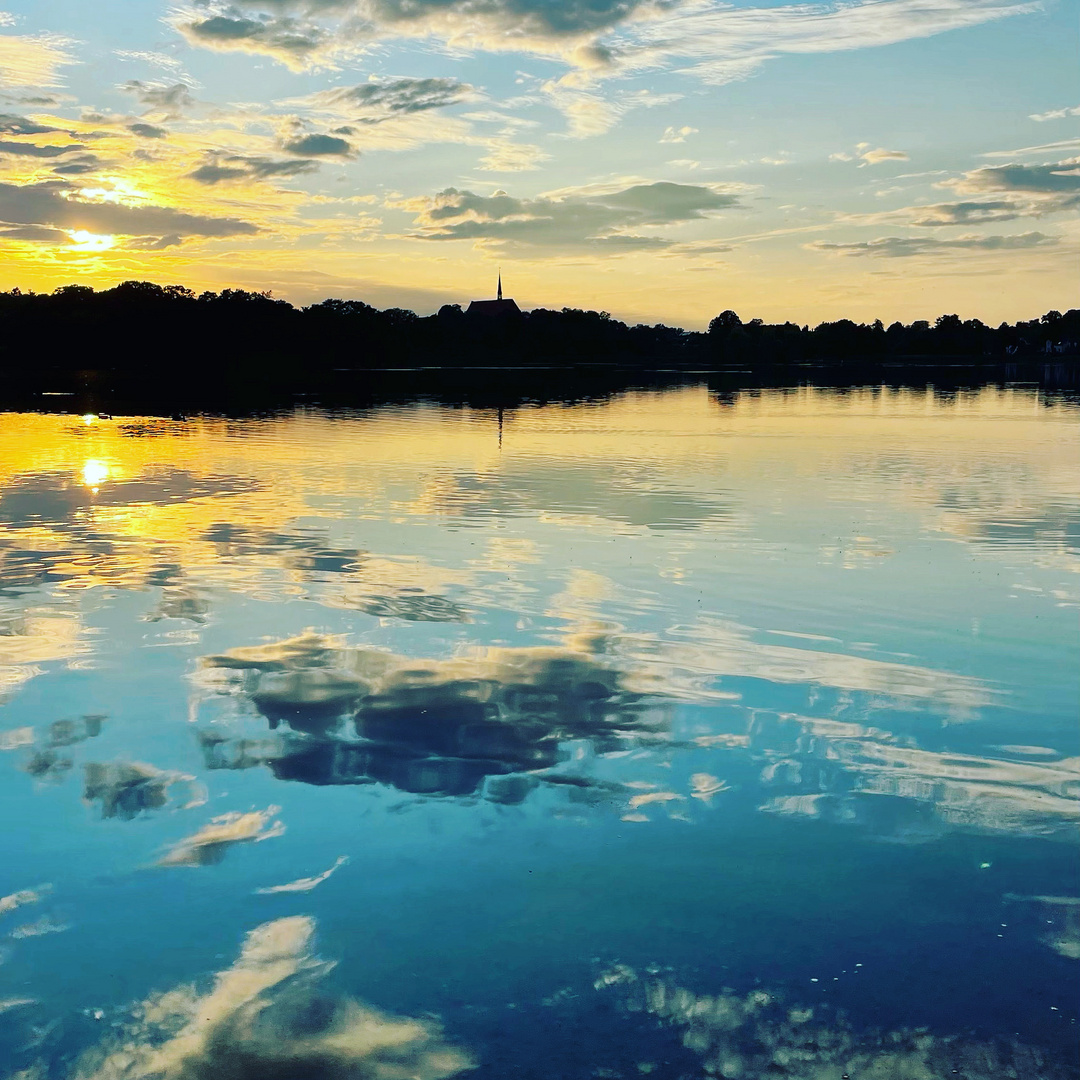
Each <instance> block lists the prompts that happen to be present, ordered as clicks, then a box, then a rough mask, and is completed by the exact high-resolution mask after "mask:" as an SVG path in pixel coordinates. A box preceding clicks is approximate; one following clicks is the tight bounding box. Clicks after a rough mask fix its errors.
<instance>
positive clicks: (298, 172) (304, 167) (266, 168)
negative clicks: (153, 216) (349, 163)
mask: <svg viewBox="0 0 1080 1080" xmlns="http://www.w3.org/2000/svg"><path fill="white" fill-rule="evenodd" d="M206 159H207V160H206V161H205V162H204V163H203V164H202V165H200V166H199V167H198V168H197V169H194V170H193V171H192V172H190V173H188V176H189V177H191V179H192V180H197V181H198V182H199V183H200V184H207V185H213V184H221V183H226V182H228V181H232V180H249V181H250V180H272V179H287V178H288V177H292V176H302V175H303V174H305V173H313V172H316V171H318V168H319V163H318V162H317V161H311V160H310V159H307V158H301V159H299V160H292V161H276V160H274V159H273V158H267V157H260V156H258V155H245V154H223V153H220V152H219V151H216V150H211V151H209V152H208V153H207V154H206Z"/></svg>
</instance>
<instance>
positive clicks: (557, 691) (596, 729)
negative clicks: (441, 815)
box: [200, 633, 670, 803]
mask: <svg viewBox="0 0 1080 1080" xmlns="http://www.w3.org/2000/svg"><path fill="white" fill-rule="evenodd" d="M605 640H606V639H604V638H602V637H601V638H599V639H597V640H596V641H593V640H591V639H590V640H589V641H582V642H581V645H582V646H583V647H582V648H581V649H570V648H551V647H545V646H539V647H531V648H520V649H487V650H484V652H483V653H482V654H481V653H478V654H477V655H475V656H470V657H468V658H453V659H447V660H428V659H417V658H411V657H404V656H395V655H393V654H391V653H386V652H382V651H381V650H378V649H371V648H362V647H361V648H356V649H349V648H343V647H341V646H340V645H339V644H338V643H337V642H335V640H334V639H332V638H326V637H322V636H320V635H318V634H314V633H307V634H304V635H301V636H300V637H296V638H290V639H288V640H285V641H281V642H277V643H275V644H271V645H261V646H254V647H251V648H239V649H233V650H231V651H229V652H227V653H223V654H221V655H217V656H207V657H204V658H203V661H202V664H203V673H204V677H205V682H206V684H207V685H208V686H213V687H215V688H216V689H219V690H227V688H231V687H232V686H233V685H234V682H235V686H236V687H237V688H242V689H241V692H242V693H243V694H245V695H247V696H249V698H250V700H251V702H252V704H253V705H254V706H255V708H257V709H258V710H259V712H261V713H262V714H263V716H265V717H266V719H267V720H268V722H269V725H270V727H271V729H277V728H279V727H280V725H282V724H285V725H287V726H288V727H289V728H291V729H292V734H282V735H280V736H279V737H278V738H276V739H261V740H251V739H242V740H230V739H229V738H228V737H227V736H226V735H225V734H223V733H222V732H220V731H218V730H214V729H210V730H206V731H204V732H202V733H201V735H200V741H201V743H202V747H203V753H204V755H205V758H206V763H207V767H208V768H210V769H242V768H250V767H253V766H256V765H260V764H266V765H269V767H270V769H271V771H272V772H273V774H274V775H275V776H276V777H277V778H278V779H279V780H293V781H299V782H302V783H309V784H316V785H324V784H372V783H379V784H386V785H390V786H393V787H396V788H398V789H400V790H402V791H407V792H410V793H412V794H417V795H441V796H458V797H467V796H472V795H475V794H476V793H477V792H478V791H480V790H481V789H483V791H484V794H485V797H488V798H490V799H491V800H492V801H496V802H502V803H508V802H520V801H521V800H522V799H524V798H525V797H526V796H527V794H528V793H529V791H531V790H532V789H534V788H535V787H536V786H537V785H538V784H539V783H545V784H553V785H557V786H562V787H564V788H567V789H576V790H595V791H598V792H604V793H607V794H610V792H611V790H614V789H617V790H621V787H620V786H619V785H607V786H605V784H604V783H603V782H602V781H599V780H594V779H592V778H589V777H587V776H583V775H580V774H578V773H573V774H571V775H567V774H565V773H563V772H552V773H548V772H545V773H543V774H540V775H536V774H535V772H536V770H550V769H554V768H555V767H556V766H557V765H558V764H559V763H560V762H561V761H563V760H564V758H563V756H562V754H561V751H560V745H561V743H562V742H564V741H565V740H567V739H587V740H589V741H590V742H591V743H592V745H593V746H594V747H595V748H596V749H597V750H598V751H611V750H616V749H625V748H627V747H629V746H631V745H634V741H635V740H641V741H650V740H656V739H660V740H661V741H663V740H665V739H666V737H667V736H666V734H665V733H666V731H667V729H668V726H669V724H670V716H669V710H668V708H667V706H666V705H665V704H664V703H662V702H661V700H660V699H659V698H655V697H652V696H650V695H646V694H642V693H639V692H636V691H634V690H632V689H630V688H629V687H628V686H627V685H626V683H627V682H628V681H629V680H628V679H627V677H626V674H625V673H624V672H622V671H620V670H619V669H618V668H617V667H615V666H613V665H612V664H611V663H610V662H609V660H608V658H606V657H605V656H603V655H602V646H603V644H604V642H605ZM594 645H596V646H600V647H601V648H600V649H599V650H597V651H591V650H592V646H594ZM346 717H348V718H349V719H348V721H346V719H345V718H346ZM346 722H347V723H348V725H349V726H350V727H352V728H353V730H354V733H355V736H359V737H360V738H361V739H362V740H363V742H362V743H357V742H356V739H355V737H354V736H353V735H347V736H346V735H342V734H341V729H342V727H343V725H344V724H345V723H346ZM522 773H527V774H529V775H527V776H521V775H515V774H522ZM511 778H513V781H511Z"/></svg>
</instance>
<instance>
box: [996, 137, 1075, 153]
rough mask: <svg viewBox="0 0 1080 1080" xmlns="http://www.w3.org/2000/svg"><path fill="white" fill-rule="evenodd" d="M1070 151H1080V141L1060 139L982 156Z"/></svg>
mask: <svg viewBox="0 0 1080 1080" xmlns="http://www.w3.org/2000/svg"><path fill="white" fill-rule="evenodd" d="M1070 150H1080V139H1059V140H1058V141H1057V142H1051V143H1041V144H1040V145H1038V146H1021V147H1020V148H1019V149H1017V150H990V151H988V152H987V153H985V154H980V155H979V156H980V157H984V158H1011V157H1024V156H1025V155H1027V154H1056V155H1060V154H1064V153H1067V152H1068V151H1070Z"/></svg>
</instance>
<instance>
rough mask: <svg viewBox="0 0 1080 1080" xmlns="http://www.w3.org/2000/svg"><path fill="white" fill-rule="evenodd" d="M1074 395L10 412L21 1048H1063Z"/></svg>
mask: <svg viewBox="0 0 1080 1080" xmlns="http://www.w3.org/2000/svg"><path fill="white" fill-rule="evenodd" d="M1078 434H1080V410H1078V409H1077V407H1076V406H1075V405H1074V404H1071V403H1069V402H1068V401H1063V400H1055V399H1048V398H1045V397H1041V396H1040V395H1038V394H1037V393H1035V392H1034V391H1027V390H1022V389H1018V390H1012V391H1009V390H998V389H986V390H983V391H979V392H972V393H967V394H960V395H956V396H951V397H948V398H941V397H935V396H934V395H933V394H930V393H924V392H916V391H880V392H878V391H853V392H850V393H845V394H840V393H835V392H824V391H815V390H813V389H802V390H799V391H795V392H790V393H762V394H759V395H758V394H754V395H751V394H747V395H743V396H736V397H734V398H724V399H717V398H715V397H710V395H709V394H708V393H707V391H706V390H705V389H703V388H702V389H695V388H691V389H680V390H676V391H671V392H666V393H648V394H627V395H625V396H622V397H619V398H617V399H614V400H611V401H609V402H606V403H602V404H591V405H580V406H574V407H569V406H566V407H563V406H545V407H536V408H524V409H518V410H515V411H513V412H507V413H506V414H505V415H504V416H503V417H502V418H501V419H500V417H499V416H498V415H497V414H495V413H491V412H480V411H469V410H464V409H457V410H455V409H447V408H442V407H436V406H432V405H423V404H418V405H416V406H413V407H395V408H386V409H381V410H373V411H369V412H366V413H355V414H347V413H333V414H324V413H319V412H317V411H311V412H299V413H296V414H293V415H289V416H283V417H276V418H273V419H265V420H243V421H233V420H224V419H209V418H208V419H190V420H188V421H186V422H173V421H165V420H159V419H150V418H132V417H117V418H113V419H97V418H92V417H88V418H79V417H71V416H47V415H31V414H10V413H9V414H4V415H0V701H2V703H3V704H2V709H0V714H2V715H0V800H2V803H0V805H2V809H3V822H4V827H3V832H2V834H0V897H3V898H5V899H0V934H2V936H3V944H2V946H0V948H2V953H0V959H2V963H0V1011H2V1016H0V1075H6V1074H7V1073H9V1072H11V1073H14V1072H16V1071H17V1070H19V1069H29V1070H30V1071H29V1072H27V1073H26V1074H25V1076H27V1077H44V1076H53V1077H69V1076H70V1077H74V1076H79V1077H85V1078H90V1077H93V1078H97V1080H114V1078H116V1080H118V1078H121V1077H124V1078H129V1080H132V1078H134V1080H139V1078H149V1077H152V1076H153V1077H166V1078H170V1080H171V1078H174V1077H175V1078H181V1080H195V1078H202V1077H206V1078H210V1077H224V1076H227V1077H230V1078H232V1077H243V1078H248V1077H251V1078H255V1077H273V1078H281V1080H291V1078H294V1077H305V1076H313V1077H317V1078H318V1077H326V1078H328V1080H331V1078H335V1080H336V1078H338V1077H346V1076H353V1075H356V1076H364V1077H373V1078H376V1080H406V1078H408V1077H420V1078H423V1080H438V1078H441V1077H445V1076H449V1075H453V1074H455V1073H457V1072H459V1071H460V1070H462V1069H465V1068H468V1067H474V1068H475V1069H476V1070H477V1071H476V1072H475V1073H474V1074H472V1075H474V1076H477V1077H484V1078H485V1080H486V1078H488V1077H490V1078H492V1080H494V1078H497V1077H498V1078H503V1077H506V1076H522V1077H541V1076H543V1077H555V1076H558V1077H568V1078H578V1077H580V1078H582V1080H586V1078H595V1077H609V1078H617V1077H623V1078H626V1080H631V1078H640V1077H642V1076H645V1075H654V1076H658V1077H672V1078H675V1077H684V1076H685V1077H689V1076H699V1075H706V1074H707V1075H712V1076H719V1077H724V1078H727V1080H739V1078H746V1080H750V1078H753V1077H757V1076H765V1075H768V1076H770V1077H783V1076H794V1077H807V1078H809V1077H814V1078H821V1080H840V1078H841V1076H848V1077H850V1080H857V1078H858V1077H869V1076H874V1077H881V1078H884V1077H892V1076H896V1077H905V1078H911V1080H916V1078H918V1080H925V1078H926V1077H929V1076H933V1075H940V1076H942V1077H952V1076H953V1075H961V1076H964V1077H968V1078H974V1077H980V1076H998V1075H1000V1076H1005V1075H1010V1072H1009V1070H1013V1072H1012V1073H1011V1075H1020V1076H1025V1077H1031V1076H1036V1075H1040V1076H1041V1075H1046V1076H1050V1075H1056V1074H1057V1073H1056V1071H1057V1070H1059V1068H1060V1069H1064V1070H1065V1071H1068V1070H1069V1069H1070V1068H1071V1067H1072V1065H1071V1062H1072V1055H1071V1053H1070V1047H1073V1046H1074V1045H1075V1042H1076V1034H1077V1020H1076V1017H1077V995H1076V990H1077V970H1078V966H1080V963H1078V959H1080V879H1078V869H1080V860H1078V856H1077V839H1078V829H1077V826H1078V820H1080V803H1078V795H1080V728H1078V725H1077V690H1078V673H1080V665H1078V664H1077V663H1076V661H1077V659H1078V658H1080V657H1078V653H1080V648H1078V637H1077V626H1076V622H1077V608H1078V606H1080V575H1078V572H1080V470H1078V469H1077V453H1076V451H1077V438H1078ZM252 932H254V933H252ZM245 935H250V936H247V937H245ZM358 1002H359V1003H361V1004H358ZM916 1028H921V1029H926V1030H924V1031H922V1032H916V1033H914V1034H913V1033H912V1030H911V1029H916ZM883 1033H885V1034H883ZM888 1033H895V1034H888ZM1019 1044H1023V1045H1019ZM1059 1058H1060V1062H1059ZM1061 1062H1063V1063H1064V1064H1061ZM35 1070H36V1071H35Z"/></svg>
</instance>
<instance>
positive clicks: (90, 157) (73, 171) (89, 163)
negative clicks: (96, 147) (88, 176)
mask: <svg viewBox="0 0 1080 1080" xmlns="http://www.w3.org/2000/svg"><path fill="white" fill-rule="evenodd" d="M100 167H101V158H99V157H98V156H97V154H80V155H79V156H78V157H77V158H74V159H73V160H71V161H65V162H64V163H63V164H62V165H57V166H56V167H55V168H54V169H53V172H54V173H56V175H57V176H82V175H83V174H84V173H89V172H94V171H95V170H96V169H98V168H100Z"/></svg>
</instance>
